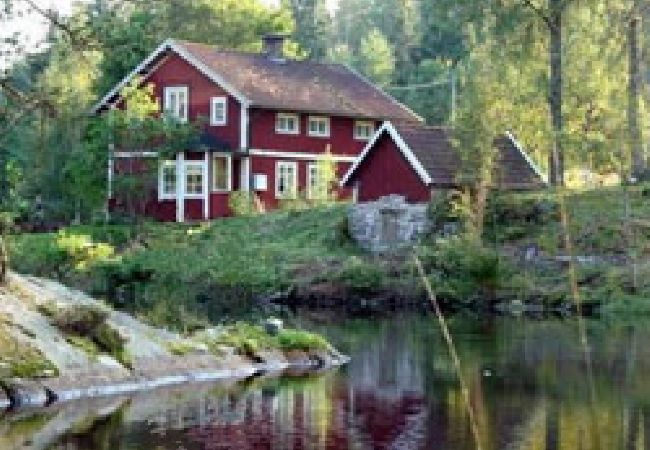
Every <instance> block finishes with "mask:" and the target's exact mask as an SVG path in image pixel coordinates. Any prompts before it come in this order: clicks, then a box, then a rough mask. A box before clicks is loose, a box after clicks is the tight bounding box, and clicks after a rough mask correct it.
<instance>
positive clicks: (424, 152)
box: [392, 123, 544, 189]
mask: <svg viewBox="0 0 650 450" xmlns="http://www.w3.org/2000/svg"><path fill="white" fill-rule="evenodd" d="M392 125H393V127H394V128H395V130H396V131H397V133H398V134H399V135H400V137H401V138H402V140H403V141H404V142H405V143H406V145H408V147H409V148H410V149H411V151H412V152H413V154H414V155H415V157H416V158H417V160H418V161H419V162H420V164H421V165H422V167H423V168H424V169H425V171H426V172H427V173H428V174H429V176H430V177H431V179H432V185H434V186H444V187H453V186H458V185H459V180H458V175H459V173H460V170H461V166H462V162H461V158H460V156H459V154H458V152H457V150H456V149H455V147H454V145H453V143H452V142H453V141H452V134H451V130H450V129H449V128H445V127H431V126H424V125H418V124H412V123H393V124H392ZM494 142H495V145H496V146H497V148H498V149H499V165H498V166H497V167H498V168H497V170H496V172H495V178H494V179H493V181H494V183H495V184H496V185H497V186H498V187H501V188H503V189H535V188H540V187H543V186H544V181H543V180H542V178H541V177H540V176H539V174H538V173H537V172H536V169H535V168H534V166H533V165H531V162H530V161H529V160H528V159H527V156H525V155H524V153H523V150H521V151H520V149H519V148H518V147H517V146H516V145H515V143H514V142H513V140H512V139H510V137H508V136H506V135H503V136H500V137H498V138H496V139H495V141H494Z"/></svg>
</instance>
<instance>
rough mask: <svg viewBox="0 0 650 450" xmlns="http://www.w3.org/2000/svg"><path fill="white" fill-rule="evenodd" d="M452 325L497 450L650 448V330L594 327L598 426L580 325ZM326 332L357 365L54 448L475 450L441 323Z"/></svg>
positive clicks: (158, 396) (154, 408) (171, 410)
mask: <svg viewBox="0 0 650 450" xmlns="http://www.w3.org/2000/svg"><path fill="white" fill-rule="evenodd" d="M451 328H452V331H453V333H454V338H455V340H456V343H457V346H458V352H459V355H460V357H461V359H462V362H463V370H464V372H465V374H464V376H465V379H466V380H467V382H468V383H469V385H470V390H471V393H472V398H471V401H472V406H473V408H474V410H475V411H476V413H477V419H478V422H479V429H480V433H481V438H482V441H483V443H484V445H485V446H486V448H487V449H490V450H497V449H498V450H501V449H503V450H511V449H512V450H515V449H517V450H518V449H528V450H577V449H584V450H596V449H595V442H596V440H595V436H596V433H597V432H599V433H600V435H599V436H600V440H601V448H602V449H608V450H609V449H612V450H616V449H622V450H636V449H642V448H645V449H647V448H650V377H648V376H647V375H648V374H650V371H649V370H650V346H647V345H643V343H645V342H648V340H649V338H650V327H648V326H647V324H643V323H639V324H632V325H625V324H607V323H603V322H590V323H589V324H588V331H589V338H590V342H592V345H593V362H594V374H595V379H594V382H595V387H596V390H597V393H598V395H597V404H596V405H595V409H594V414H595V416H594V418H595V420H594V421H592V418H591V416H590V414H591V409H590V408H591V402H590V395H589V388H588V385H587V383H586V380H585V376H584V373H585V372H584V359H583V357H582V349H581V348H580V344H579V340H578V339H577V333H576V331H575V330H576V328H575V324H574V323H572V322H570V321H538V322H532V321H523V320H522V321H518V320H517V321H515V320H505V319H502V320H495V321H491V322H476V321H470V320H463V319H459V318H456V319H454V320H452V322H451ZM321 331H322V332H324V333H326V334H328V335H329V336H330V337H331V338H332V340H333V341H334V342H335V344H336V345H337V346H339V347H340V348H341V349H342V350H344V351H346V352H347V353H348V354H350V355H351V356H352V358H353V359H352V363H351V364H350V365H349V366H348V367H346V368H342V369H341V370H339V371H334V372H325V373H323V374H317V375H312V376H307V377H298V376H294V377H284V378H280V379H277V378H268V379H256V380H250V381H249V382H246V383H237V384H233V383H231V384H217V385H211V386H189V387H185V388H177V389H170V390H166V391H158V392H155V393H149V394H146V395H141V396H137V397H135V398H132V399H130V400H129V401H128V402H127V403H125V404H124V405H123V407H122V408H120V409H118V410H117V411H116V412H114V413H112V414H109V415H107V416H105V417H104V418H102V419H98V420H95V421H92V420H90V421H89V420H86V421H85V422H82V424H83V426H80V425H79V423H70V424H69V429H68V431H67V432H65V433H64V434H63V435H58V437H56V438H53V439H52V443H50V444H48V445H47V446H41V447H40V448H50V449H66V450H77V449H78V450H90V449H92V450H95V449H104V448H107V449H108V448H110V449H112V450H127V449H128V450H134V449H165V450H166V449H169V450H171V449H173V450H178V449H187V450H212V449H237V450H247V449H256V450H257V449H274V450H275V449H277V450H285V449H286V450H299V449H400V450H401V449H427V450H429V449H431V450H435V449H445V450H470V449H473V448H474V443H473V439H472V435H471V433H470V429H469V424H468V422H467V416H466V411H465V409H464V406H463V399H462V396H461V395H460V391H459V388H458V383H457V381H456V377H455V374H454V371H453V367H452V365H451V363H450V361H449V358H448V357H447V353H446V351H445V347H444V344H443V342H442V341H441V339H440V336H438V334H437V330H436V328H435V322H434V321H433V320H431V319H423V318H413V317H403V318H395V319H392V320H385V321H377V320H375V321H360V320H356V321H349V322H345V323H343V324H340V325H336V326H332V325H330V326H326V327H324V328H323V329H322V330H321ZM57 417H58V416H57V414H54V418H52V419H49V420H57ZM12 423H13V422H12V421H11V419H10V418H5V419H0V448H2V449H5V448H7V449H13V448H34V447H33V446H32V447H26V446H20V445H17V444H16V443H19V442H25V441H30V442H32V443H33V442H42V441H43V440H42V439H41V440H39V433H41V432H43V431H42V430H45V429H47V427H48V425H47V424H44V425H42V428H41V429H40V430H34V429H33V427H32V428H25V429H24V436H22V437H23V438H24V439H22V440H21V435H20V433H21V431H20V429H19V427H18V426H17V425H16V426H15V425H12ZM594 423H595V425H594ZM595 427H597V429H594V428H595ZM9 435H10V436H13V439H12V441H11V442H10V443H9V444H7V443H8V442H9V441H7V440H5V441H3V439H6V438H5V436H9ZM17 436H18V437H17ZM5 444H7V445H5Z"/></svg>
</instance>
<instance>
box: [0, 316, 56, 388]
mask: <svg viewBox="0 0 650 450" xmlns="http://www.w3.org/2000/svg"><path fill="white" fill-rule="evenodd" d="M57 374H58V369H57V368H56V366H54V365H53V364H52V363H51V362H50V361H48V360H47V358H45V356H43V354H42V353H41V352H40V351H39V350H38V349H36V348H34V347H33V346H32V345H30V344H29V343H28V342H26V341H25V340H18V339H16V338H15V337H14V336H13V334H12V333H11V332H10V330H9V325H8V324H7V323H6V322H5V321H4V320H2V318H1V317H0V384H1V380H3V379H6V378H12V377H16V378H40V377H43V376H46V375H48V376H56V375H57Z"/></svg>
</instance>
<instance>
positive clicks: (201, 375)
mask: <svg viewBox="0 0 650 450" xmlns="http://www.w3.org/2000/svg"><path fill="white" fill-rule="evenodd" d="M52 304H54V305H55V306H56V307H66V308H69V307H75V306H76V307H78V306H81V305H85V306H89V305H91V306H93V307H98V308H104V309H105V311H106V323H107V324H108V325H109V326H110V327H111V328H112V329H114V330H116V331H117V332H118V333H119V335H120V336H121V338H122V339H123V340H124V350H125V353H126V354H127V355H128V364H125V363H124V362H120V361H118V360H116V359H115V358H113V357H111V356H110V355H105V354H100V355H93V354H88V353H87V352H86V351H84V350H83V349H81V348H80V347H78V346H75V345H74V344H73V343H71V342H69V339H67V338H66V336H64V335H63V334H62V333H61V331H60V330H59V329H57V328H56V327H55V326H53V325H52V324H51V323H50V320H48V318H47V317H46V315H45V313H44V312H43V311H44V310H45V309H47V307H51V306H52ZM0 312H1V313H2V314H4V315H5V316H6V317H7V318H8V319H7V320H9V321H11V324H12V327H10V331H11V333H14V334H20V339H21V340H23V341H24V342H25V343H27V344H29V345H31V346H33V347H34V348H37V349H38V351H40V353H41V354H42V355H45V356H46V357H47V359H48V360H49V361H50V362H51V363H52V364H53V365H54V366H55V367H56V369H57V371H58V374H57V375H56V376H52V375H54V374H49V375H50V376H47V377H46V376H43V377H41V378H39V379H38V380H21V379H8V380H4V381H2V380H0V386H1V387H2V388H1V389H0V408H3V407H7V406H43V405H46V404H49V403H52V402H63V401H70V400H75V399H80V398H93V397H100V396H107V395H117V394H129V393H134V392H138V391H144V390H149V389H154V388H159V387H163V386H172V385H178V384H185V383H194V382H201V381H214V380H219V379H241V378H247V377H250V376H252V375H254V374H257V373H260V372H266V371H281V370H285V369H287V368H290V367H293V366H300V367H302V366H304V361H303V360H302V359H301V360H299V361H298V360H296V361H292V360H291V359H288V358H287V357H286V356H285V355H284V354H283V353H282V352H280V351H270V350H269V351H265V352H260V355H259V356H258V357H256V358H255V360H253V359H249V358H246V357H243V356H240V355H237V354H235V353H234V352H233V351H224V352H223V355H219V356H217V355H215V354H213V353H211V352H210V351H209V350H208V348H207V346H205V345H202V344H201V343H200V342H194V341H191V340H188V339H186V338H183V337H182V336H180V335H178V334H176V333H172V332H170V331H167V330H162V329H157V328H153V327H151V326H148V325H146V324H144V323H142V322H139V321H138V320H136V319H135V318H133V317H131V316H129V315H127V314H125V313H122V312H118V311H114V310H111V309H109V308H107V307H105V306H103V305H102V304H101V303H100V302H98V301H97V300H94V299H92V298H91V297H88V296H87V295H85V294H83V293H81V292H79V291H75V290H71V289H68V288H66V287H64V286H62V285H60V284H58V283H55V282H53V281H47V280H42V279H37V278H32V277H24V276H19V275H16V274H12V275H11V282H10V287H9V288H5V289H4V290H2V291H0ZM174 347H176V348H178V347H182V348H183V349H184V351H183V352H182V354H178V352H175V351H174V350H173V348H174ZM323 354H324V355H325V356H323ZM311 361H312V363H313V364H312V365H313V367H314V368H316V367H321V366H323V365H324V364H325V365H327V366H330V367H331V366H336V365H341V364H344V363H346V362H347V360H346V358H345V357H344V356H342V355H340V354H338V353H337V352H336V351H335V350H333V349H332V350H331V351H328V352H320V353H319V356H318V358H312V359H311ZM316 361H318V363H316ZM44 375H46V374H44Z"/></svg>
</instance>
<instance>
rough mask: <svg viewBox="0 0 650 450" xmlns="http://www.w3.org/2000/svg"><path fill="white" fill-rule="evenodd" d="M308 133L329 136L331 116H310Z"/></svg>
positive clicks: (316, 135)
mask: <svg viewBox="0 0 650 450" xmlns="http://www.w3.org/2000/svg"><path fill="white" fill-rule="evenodd" d="M307 134H309V136H315V137H329V135H330V119H329V117H317V116H310V117H309V121H308V126H307Z"/></svg>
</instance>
